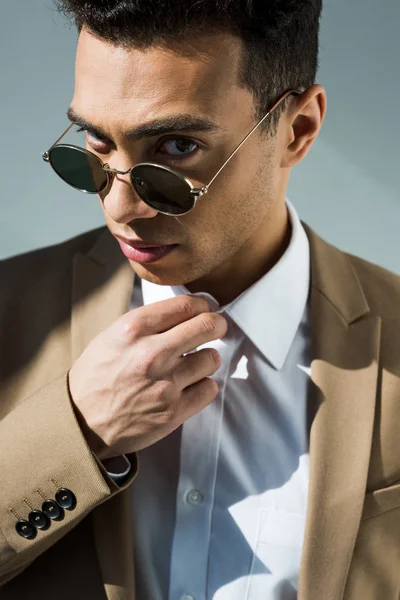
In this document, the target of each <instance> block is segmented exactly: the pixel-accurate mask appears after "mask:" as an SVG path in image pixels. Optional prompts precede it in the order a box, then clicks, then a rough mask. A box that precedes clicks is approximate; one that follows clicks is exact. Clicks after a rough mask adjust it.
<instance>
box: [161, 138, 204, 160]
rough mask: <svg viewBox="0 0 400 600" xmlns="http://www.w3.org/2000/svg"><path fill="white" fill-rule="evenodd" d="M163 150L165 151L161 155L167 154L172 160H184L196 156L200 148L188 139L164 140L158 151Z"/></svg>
mask: <svg viewBox="0 0 400 600" xmlns="http://www.w3.org/2000/svg"><path fill="white" fill-rule="evenodd" d="M161 148H165V149H166V151H164V152H161V154H167V155H168V156H171V157H172V158H174V159H180V158H185V157H188V156H193V155H194V154H196V152H197V150H198V149H199V148H200V147H199V145H198V144H197V143H196V142H195V141H193V140H191V139H189V138H171V139H167V140H164V141H163V143H162V144H161V146H159V148H158V150H159V151H160V149H161Z"/></svg>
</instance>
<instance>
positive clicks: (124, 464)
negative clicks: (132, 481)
mask: <svg viewBox="0 0 400 600" xmlns="http://www.w3.org/2000/svg"><path fill="white" fill-rule="evenodd" d="M101 463H102V465H103V466H104V468H105V469H106V471H107V474H108V475H109V476H110V477H111V479H113V480H114V481H115V483H116V484H119V483H122V481H123V480H124V479H125V477H128V475H129V473H130V472H131V470H132V464H131V462H130V461H129V460H128V458H127V457H126V456H125V454H122V455H121V456H115V457H113V458H107V459H105V460H103V461H101Z"/></svg>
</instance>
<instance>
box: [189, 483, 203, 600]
mask: <svg viewBox="0 0 400 600" xmlns="http://www.w3.org/2000/svg"><path fill="white" fill-rule="evenodd" d="M186 500H187V502H188V503H189V504H192V506H197V505H198V504H201V503H202V502H203V500H204V496H203V494H202V493H201V492H200V490H190V492H188V494H187V496H186ZM192 598H193V596H190V595H189V596H188V598H187V600H191V599H192Z"/></svg>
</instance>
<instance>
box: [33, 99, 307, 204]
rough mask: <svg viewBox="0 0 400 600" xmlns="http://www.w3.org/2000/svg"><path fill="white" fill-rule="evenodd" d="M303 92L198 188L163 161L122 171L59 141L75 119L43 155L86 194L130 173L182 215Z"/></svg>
mask: <svg viewBox="0 0 400 600" xmlns="http://www.w3.org/2000/svg"><path fill="white" fill-rule="evenodd" d="M301 93H302V92H301V91H299V90H289V91H287V92H285V94H283V96H281V97H280V98H279V100H277V102H276V103H275V104H274V105H273V106H272V108H270V110H269V111H268V113H267V114H266V115H265V116H264V117H263V118H262V119H261V121H259V122H258V123H257V125H256V126H255V127H253V129H252V130H251V131H250V133H249V134H248V135H247V136H246V137H245V138H244V140H242V141H241V142H240V144H239V145H238V146H237V148H236V149H235V150H234V151H233V152H232V154H231V155H230V156H229V157H228V159H227V160H226V161H225V162H224V164H223V165H222V167H221V168H220V169H219V171H218V172H217V173H216V174H215V175H214V177H213V178H212V179H211V181H210V182H209V183H208V184H207V185H205V186H203V187H201V188H198V187H197V188H196V187H195V186H194V185H193V183H192V182H191V181H190V180H189V179H187V177H184V176H183V175H181V174H180V173H178V172H177V171H175V170H174V169H170V168H169V167H166V166H163V165H157V164H154V163H140V164H137V165H135V166H134V167H132V168H131V169H128V171H118V170H117V169H111V168H110V165H108V164H107V163H103V162H102V161H101V160H100V158H99V157H98V156H97V155H96V154H94V153H93V152H90V151H89V150H85V149H84V148H81V147H79V146H74V145H71V144H59V143H58V142H59V141H60V140H61V139H62V138H63V137H64V136H65V135H66V134H67V133H68V131H69V130H70V129H71V127H73V126H74V123H72V124H71V125H70V126H69V127H68V129H66V131H64V133H63V134H62V136H61V137H60V138H58V140H57V141H56V142H55V143H54V144H53V145H52V146H51V148H49V150H47V152H43V153H42V157H43V160H44V161H45V162H47V163H49V164H50V165H51V166H52V168H53V170H54V171H55V172H56V173H57V175H58V176H59V177H61V179H62V180H63V181H65V183H68V184H69V185H71V186H72V187H73V188H75V189H77V190H79V191H80V192H84V193H86V194H99V193H100V192H104V191H105V190H107V189H108V188H110V187H111V185H112V182H113V179H114V177H115V175H117V174H118V175H127V174H128V173H129V174H130V180H131V183H132V186H133V188H134V189H135V191H136V193H137V194H138V196H139V197H140V198H141V199H142V200H143V202H145V203H146V204H147V205H148V206H151V208H154V209H155V210H157V211H158V212H159V213H161V214H163V215H169V216H181V215H185V214H187V213H188V212H190V211H191V210H192V209H193V208H194V206H195V204H196V202H197V200H198V199H199V198H200V196H204V195H205V194H206V193H207V192H208V189H209V187H210V185H211V184H212V183H213V182H214V180H215V179H216V178H217V176H218V175H219V174H220V173H221V171H222V169H223V168H224V167H225V166H226V165H227V164H228V162H229V161H230V160H231V158H232V157H233V156H234V155H235V154H236V152H237V151H238V150H239V148H241V146H242V145H243V144H244V143H245V141H246V140H247V139H248V138H249V137H250V135H251V134H252V133H253V131H255V130H256V129H257V128H258V127H259V126H260V125H261V123H262V122H263V121H264V120H265V119H266V118H267V117H268V116H269V115H270V114H271V113H272V112H273V111H274V110H275V109H276V108H277V107H278V106H279V105H280V104H281V102H283V101H284V100H285V99H286V98H287V97H288V96H290V95H291V94H296V95H299V94H301Z"/></svg>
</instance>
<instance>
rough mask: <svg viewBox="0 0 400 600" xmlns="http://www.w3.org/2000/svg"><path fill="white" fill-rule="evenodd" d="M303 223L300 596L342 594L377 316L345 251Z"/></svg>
mask: <svg viewBox="0 0 400 600" xmlns="http://www.w3.org/2000/svg"><path fill="white" fill-rule="evenodd" d="M303 225H304V227H305V229H306V232H307V235H308V237H309V241H310V247H311V260H312V265H311V273H312V289H311V321H312V323H311V328H312V365H311V379H312V393H311V410H310V415H309V422H310V424H311V423H312V426H311V434H310V484H309V501H308V512H307V520H306V531H305V540H304V546H303V555H302V562H301V569H300V576H299V600H320V599H321V598H323V599H324V600H341V599H342V598H343V593H344V587H345V584H346V579H347V574H348V571H349V567H350V562H351V558H352V554H353V549H354V545H355V540H356V536H357V531H358V528H359V523H360V519H361V513H362V507H363V502H364V496H365V491H366V482H367V475H368V469H369V459H370V450H371V441H372V433H373V424H374V412H375V399H376V394H377V377H378V360H379V345H380V325H381V323H380V318H379V317H374V316H372V315H371V314H370V312H369V307H368V304H367V301H366V299H365V297H364V294H363V291H362V288H361V286H360V283H359V281H358V278H357V276H356V273H355V271H354V269H353V267H352V265H351V264H350V261H349V259H347V258H346V256H345V255H344V254H343V253H342V252H340V251H339V250H337V249H336V248H334V247H332V246H330V245H329V244H326V243H325V242H323V241H322V240H321V239H320V238H319V237H318V236H316V234H314V233H313V232H312V230H311V229H310V228H309V227H307V226H306V225H305V224H303Z"/></svg>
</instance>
